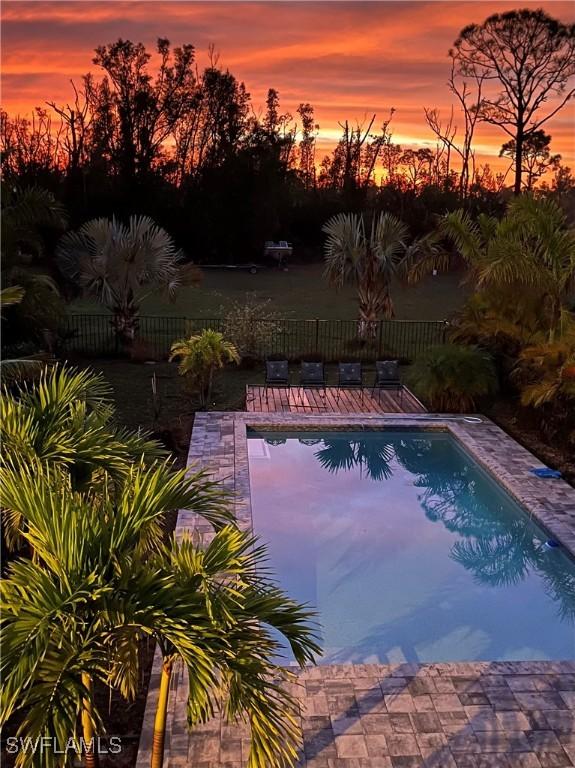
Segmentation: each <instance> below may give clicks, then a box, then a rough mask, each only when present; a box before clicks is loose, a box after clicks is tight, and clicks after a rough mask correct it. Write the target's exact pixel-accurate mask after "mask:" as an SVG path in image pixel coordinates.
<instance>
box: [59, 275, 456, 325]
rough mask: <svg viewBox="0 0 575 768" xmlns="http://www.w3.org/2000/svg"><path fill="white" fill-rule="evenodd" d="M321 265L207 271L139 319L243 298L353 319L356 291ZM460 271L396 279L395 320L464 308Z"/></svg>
mask: <svg viewBox="0 0 575 768" xmlns="http://www.w3.org/2000/svg"><path fill="white" fill-rule="evenodd" d="M322 271H323V265H322V264H304V265H303V264H298V265H294V266H293V267H290V269H289V271H288V272H279V271H278V270H272V269H268V270H262V271H261V272H258V273H257V274H255V275H252V274H250V273H249V272H247V271H227V270H208V271H205V272H204V273H203V279H202V283H201V285H200V286H199V287H197V288H195V287H186V288H183V289H181V290H180V292H179V295H178V297H177V299H176V301H175V302H174V303H170V301H168V299H167V298H165V297H162V296H149V297H147V298H146V299H145V300H144V301H143V303H142V308H141V314H142V315H173V316H183V317H192V318H194V317H197V318H204V317H222V316H223V315H224V314H225V311H226V308H227V307H229V305H230V303H231V302H234V301H240V302H241V301H243V300H245V297H246V294H247V293H251V294H255V295H256V296H257V297H258V298H260V299H270V300H271V302H272V307H273V308H274V309H275V311H276V312H277V314H278V315H279V316H281V317H285V318H297V319H313V318H320V319H342V320H346V319H354V318H355V317H356V316H357V299H356V293H355V290H354V288H353V287H352V286H345V287H344V288H343V289H342V290H341V291H339V292H338V291H335V290H334V289H332V288H329V286H327V284H326V283H325V280H324V279H323V277H322ZM461 279H462V275H461V273H458V274H446V275H437V276H436V277H432V276H430V277H428V278H427V279H426V280H423V281H422V282H421V283H419V284H417V285H410V286H404V285H402V284H400V283H399V282H398V281H395V282H394V284H393V286H392V297H393V300H394V303H395V311H396V316H397V318H398V319H399V320H443V319H445V318H448V317H449V316H450V315H452V314H453V312H455V311H456V310H457V309H458V308H459V307H460V306H461V304H462V302H463V300H464V298H465V296H466V294H467V290H466V289H465V288H464V287H462V286H461ZM71 310H72V311H76V312H82V313H101V312H102V311H103V308H102V307H101V306H100V305H98V304H94V303H93V302H90V301H87V300H84V299H82V300H77V301H75V302H74V303H73V304H72V305H71Z"/></svg>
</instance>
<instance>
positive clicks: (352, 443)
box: [314, 439, 395, 480]
mask: <svg viewBox="0 0 575 768" xmlns="http://www.w3.org/2000/svg"><path fill="white" fill-rule="evenodd" d="M322 443H323V448H320V449H319V450H318V451H316V453H314V456H315V458H316V459H317V460H318V461H319V463H320V464H321V466H322V467H324V468H325V469H327V470H328V472H333V473H334V474H337V473H338V472H340V471H346V472H349V471H350V470H351V469H353V468H354V467H359V468H360V470H361V471H363V470H365V473H366V475H367V477H369V478H371V479H372V480H385V479H388V478H389V477H391V475H392V474H393V471H392V469H391V462H392V461H393V458H394V455H395V454H394V449H393V445H392V444H391V443H381V442H380V441H379V440H370V439H367V440H342V439H333V440H327V439H326V440H323V441H322Z"/></svg>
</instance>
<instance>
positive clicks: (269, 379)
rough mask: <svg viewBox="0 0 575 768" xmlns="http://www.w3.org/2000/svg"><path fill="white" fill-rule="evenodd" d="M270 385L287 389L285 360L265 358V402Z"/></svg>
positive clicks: (287, 378) (287, 367) (287, 380)
mask: <svg viewBox="0 0 575 768" xmlns="http://www.w3.org/2000/svg"><path fill="white" fill-rule="evenodd" d="M270 387H280V388H282V389H289V366H288V361H287V360H266V381H265V390H266V403H267V401H268V389H269V388H270Z"/></svg>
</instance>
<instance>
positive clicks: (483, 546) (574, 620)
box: [248, 431, 575, 663]
mask: <svg viewBox="0 0 575 768" xmlns="http://www.w3.org/2000/svg"><path fill="white" fill-rule="evenodd" d="M248 438H249V440H248V453H249V466H250V483H251V494H252V513H253V520H254V529H255V532H256V533H257V534H258V535H259V536H260V537H261V538H262V539H263V540H264V541H267V542H268V544H269V548H270V561H271V566H272V568H273V569H274V571H275V573H276V574H277V577H278V580H279V581H280V582H281V584H282V586H283V587H284V588H285V589H286V590H287V591H288V593H289V594H291V595H292V596H293V597H294V598H296V599H297V600H300V601H305V602H308V603H310V604H311V605H312V606H314V607H315V608H316V609H317V610H318V613H319V618H320V622H321V627H322V644H323V648H324V658H323V659H322V663H338V662H339V663H340V662H353V663H372V662H380V663H396V662H402V661H414V662H424V661H459V660H464V661H471V660H520V659H540V660H544V659H573V658H575V563H574V562H573V561H572V560H571V559H569V558H568V557H567V555H566V554H565V553H564V551H563V550H562V549H561V548H558V549H552V548H549V547H548V546H547V544H546V540H547V539H548V538H549V537H548V535H546V534H545V532H544V531H543V530H542V529H541V528H539V527H538V526H537V525H536V524H535V523H534V522H533V521H532V520H531V519H530V518H529V516H528V515H527V513H526V512H525V511H523V510H522V509H521V508H520V507H519V506H518V505H517V504H516V503H515V502H514V500H513V499H512V498H511V497H510V496H508V495H507V494H506V493H505V492H504V491H503V490H502V489H501V488H500V487H499V485H498V484H497V483H495V482H494V480H493V479H492V478H491V477H490V476H489V475H488V474H487V473H485V472H484V471H483V470H482V469H481V468H480V467H479V466H478V465H477V464H476V463H475V462H474V461H473V459H472V458H471V457H470V456H469V455H467V454H466V453H465V451H463V450H462V449H461V448H460V447H459V446H458V444H457V443H456V442H455V440H454V439H453V438H451V437H450V436H449V435H448V434H447V433H441V432H437V433H430V432H422V431H419V432H405V431H385V432H375V431H374V432H368V431H367V432H355V433H353V432H327V433H322V434H315V433H310V432H305V433H299V434H295V433H284V432H282V433H278V432H273V433H267V434H264V433H255V432H252V431H249V432H248ZM286 656H287V652H286Z"/></svg>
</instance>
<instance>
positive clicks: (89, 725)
mask: <svg viewBox="0 0 575 768" xmlns="http://www.w3.org/2000/svg"><path fill="white" fill-rule="evenodd" d="M82 683H83V684H84V687H85V688H86V689H87V690H88V691H90V693H91V692H92V678H91V677H90V675H89V674H88V673H87V672H84V673H82ZM82 738H83V744H82V752H83V754H84V765H85V767H86V768H98V754H97V752H96V739H95V737H94V721H93V718H92V701H91V700H90V699H84V701H83V704H82Z"/></svg>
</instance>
